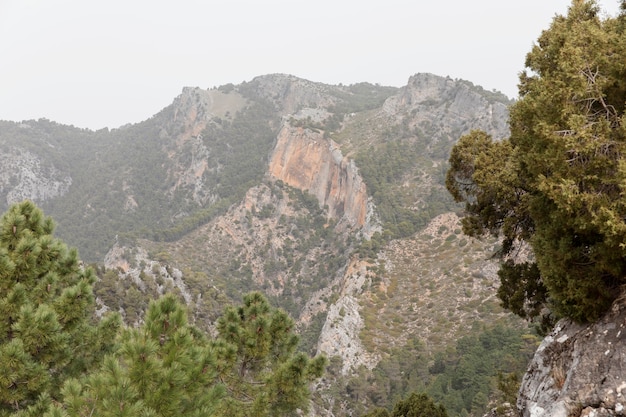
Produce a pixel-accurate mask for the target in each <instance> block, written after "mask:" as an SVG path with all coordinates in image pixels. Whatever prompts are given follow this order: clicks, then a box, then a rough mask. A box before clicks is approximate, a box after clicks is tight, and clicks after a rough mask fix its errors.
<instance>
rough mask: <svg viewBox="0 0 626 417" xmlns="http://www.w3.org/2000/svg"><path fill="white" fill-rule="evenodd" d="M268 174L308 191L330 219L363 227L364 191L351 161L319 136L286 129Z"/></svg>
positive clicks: (292, 128)
mask: <svg viewBox="0 0 626 417" xmlns="http://www.w3.org/2000/svg"><path fill="white" fill-rule="evenodd" d="M269 174H270V176H271V177H273V178H275V179H279V180H282V181H283V182H284V183H286V184H288V185H290V186H292V187H296V188H299V189H301V190H307V191H308V192H309V193H311V194H313V195H315V196H316V197H317V199H318V201H319V202H320V205H322V206H328V215H329V217H331V218H334V219H337V220H342V221H346V222H347V223H348V224H350V225H352V226H357V227H360V226H363V225H364V224H365V220H366V215H367V189H366V187H365V183H364V182H363V179H362V178H361V176H360V175H359V172H358V169H357V167H356V165H355V164H354V161H352V160H350V159H348V158H345V157H344V156H343V155H342V154H341V151H340V150H339V147H338V146H337V144H336V143H334V142H333V141H332V140H330V139H325V138H324V137H323V136H322V134H320V133H316V132H314V131H312V130H309V129H305V128H295V127H291V126H289V125H285V126H284V127H283V128H282V130H281V131H280V133H279V134H278V141H277V143H276V148H275V149H274V152H273V154H272V158H271V160H270V164H269Z"/></svg>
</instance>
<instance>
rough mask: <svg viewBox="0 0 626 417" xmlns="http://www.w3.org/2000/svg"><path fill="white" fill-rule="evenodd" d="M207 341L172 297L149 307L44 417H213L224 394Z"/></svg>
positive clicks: (64, 391) (164, 298) (66, 390)
mask: <svg viewBox="0 0 626 417" xmlns="http://www.w3.org/2000/svg"><path fill="white" fill-rule="evenodd" d="M215 369H216V365H215V354H214V352H213V350H212V348H211V347H210V345H209V340H208V339H207V338H206V337H205V336H204V335H203V334H202V333H201V332H200V331H198V330H197V329H195V328H194V327H193V326H191V325H189V323H188V322H187V312H186V311H185V309H184V308H183V307H182V306H181V304H180V303H179V302H178V301H177V300H176V298H175V297H174V296H172V295H167V296H164V297H163V298H161V299H159V300H158V301H153V302H151V303H150V306H149V308H148V311H147V313H146V318H145V323H144V324H143V325H142V326H141V328H139V329H133V328H127V329H124V330H123V331H122V332H121V334H120V337H119V345H118V349H117V350H116V352H114V353H113V354H110V355H108V356H107V357H106V358H105V360H104V363H103V365H102V366H101V367H100V368H99V369H98V370H96V371H95V372H93V373H91V374H90V375H89V376H87V377H85V378H82V379H72V380H69V381H68V382H66V384H65V386H64V387H63V397H64V403H63V406H62V407H55V408H54V409H53V410H52V411H51V412H50V413H49V414H48V415H47V416H48V417H53V416H57V415H64V416H71V417H74V416H76V417H78V416H85V415H90V416H102V417H108V416H111V417H112V416H117V417H122V416H144V415H145V416H159V417H174V416H213V415H215V412H216V407H217V406H218V404H219V400H220V397H221V396H222V393H223V387H221V386H220V385H219V384H216V379H215V378H216V371H215Z"/></svg>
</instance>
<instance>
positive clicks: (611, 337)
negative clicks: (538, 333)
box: [517, 300, 626, 417]
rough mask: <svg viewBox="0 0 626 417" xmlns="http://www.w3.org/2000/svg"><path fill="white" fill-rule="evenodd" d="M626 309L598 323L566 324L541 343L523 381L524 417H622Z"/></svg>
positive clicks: (617, 306) (617, 305)
mask: <svg viewBox="0 0 626 417" xmlns="http://www.w3.org/2000/svg"><path fill="white" fill-rule="evenodd" d="M625 326H626V305H625V303H624V301H623V300H621V301H619V302H616V303H615V304H614V306H613V308H612V309H611V311H610V312H608V313H607V314H606V315H605V316H604V317H603V318H602V319H601V320H599V321H598V322H597V323H594V324H590V325H587V326H582V325H579V324H576V323H573V322H571V321H570V320H565V319H564V320H561V321H559V323H558V324H557V326H556V327H555V329H554V330H553V331H552V333H550V334H549V335H548V336H547V337H546V338H545V339H544V340H543V342H542V343H541V345H540V346H539V348H538V349H537V352H536V353H535V356H534V358H533V360H532V361H531V363H530V365H529V368H528V371H527V373H526V375H525V376H524V379H523V381H522V386H521V388H520V393H519V396H518V402H517V407H518V409H519V410H520V412H521V415H522V416H523V417H548V416H551V417H572V416H596V417H599V416H614V415H623V413H624V404H626V328H625Z"/></svg>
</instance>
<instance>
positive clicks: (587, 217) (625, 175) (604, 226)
mask: <svg viewBox="0 0 626 417" xmlns="http://www.w3.org/2000/svg"><path fill="white" fill-rule="evenodd" d="M625 19H626V17H625V16H624V15H620V16H618V17H615V18H607V19H604V20H603V19H601V18H600V17H599V9H598V7H597V5H596V3H595V1H583V0H575V1H573V2H572V5H571V6H570V8H569V11H568V14H567V16H557V17H556V18H555V19H554V21H553V22H552V25H551V26H550V28H549V29H548V30H546V31H544V32H543V33H542V34H541V36H540V37H539V39H538V42H537V44H536V45H535V46H534V47H533V49H532V51H531V52H530V53H529V54H528V56H527V58H526V66H527V68H528V71H526V72H524V73H522V75H521V76H520V85H519V88H520V90H519V93H520V98H519V100H518V101H517V102H516V103H515V104H514V105H513V106H512V108H511V113H510V126H511V136H510V138H509V139H508V140H503V141H495V142H494V141H492V140H491V138H490V137H488V136H487V135H486V134H484V133H483V132H472V133H470V134H469V135H467V136H465V137H463V138H461V140H460V141H459V143H458V144H457V145H456V146H455V148H454V150H453V152H452V154H451V157H450V170H449V172H448V176H447V182H446V184H447V187H448V189H449V190H450V192H451V194H452V195H453V196H454V197H455V198H456V199H457V200H458V201H465V202H466V203H467V204H466V207H467V212H468V214H469V216H468V217H466V218H465V219H464V231H465V232H466V233H468V234H470V235H473V236H480V235H481V234H482V233H483V232H490V233H493V234H496V235H497V234H498V233H500V232H501V233H502V234H503V236H504V244H503V250H502V253H501V255H502V256H503V257H505V256H506V255H510V254H511V251H512V250H513V249H514V248H515V247H517V244H516V243H517V242H519V241H526V242H528V243H530V245H531V246H532V248H533V250H534V255H535V263H536V268H537V269H534V268H535V266H533V265H528V264H520V265H516V264H514V263H509V264H508V265H507V268H505V269H504V270H502V271H501V276H502V277H504V280H503V282H506V286H505V287H506V288H509V289H510V290H512V291H513V292H514V293H515V294H513V293H509V294H506V293H504V292H502V293H501V297H502V299H503V300H504V303H505V305H506V304H507V303H510V306H513V307H514V309H516V310H518V311H517V312H518V313H521V315H525V316H533V315H536V314H538V312H539V311H540V310H541V309H542V307H543V306H548V307H549V308H550V309H551V310H552V311H553V312H555V313H556V314H557V315H558V316H568V317H571V318H573V319H575V320H577V321H581V322H584V321H591V320H595V319H597V318H598V317H599V316H600V315H601V314H602V313H603V312H604V311H606V309H607V308H608V307H609V306H610V304H611V302H612V301H613V300H614V299H615V298H616V297H617V295H618V294H619V287H620V286H621V285H622V284H623V283H624V279H625V278H624V277H626V221H625V219H626V200H625V199H624V192H625V191H626V163H625V162H624V159H623V157H622V155H624V154H625V150H626V149H625V146H626V142H625V140H626V130H625V127H624V124H623V123H622V121H623V115H624V106H625V103H626V66H624V61H625V59H626V58H625V57H626V34H625V32H624V30H625V29H626V25H625V23H626V20H625ZM537 272H538V273H537ZM516 277H519V278H518V279H516ZM520 297H522V299H523V301H521V300H520Z"/></svg>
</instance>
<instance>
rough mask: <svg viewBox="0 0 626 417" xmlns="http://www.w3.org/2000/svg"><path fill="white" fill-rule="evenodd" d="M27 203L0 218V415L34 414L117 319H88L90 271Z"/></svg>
mask: <svg viewBox="0 0 626 417" xmlns="http://www.w3.org/2000/svg"><path fill="white" fill-rule="evenodd" d="M53 230H54V224H53V222H52V220H51V219H50V218H49V217H45V216H44V214H43V212H42V211H41V210H40V209H39V208H38V207H37V206H36V205H35V204H34V203H32V202H30V201H24V202H22V203H19V204H15V205H13V206H11V207H10V208H9V210H8V212H7V213H6V214H4V215H3V216H2V218H1V219H0V415H10V414H12V413H15V412H23V413H27V412H28V410H29V408H30V410H31V411H32V412H33V413H35V414H34V415H37V413H39V414H38V415H41V413H40V411H41V410H43V409H45V408H46V406H47V405H48V404H49V403H50V401H51V400H53V399H55V398H57V397H58V395H59V387H60V386H61V385H62V382H63V381H64V380H65V379H66V378H67V377H69V376H72V375H79V374H81V373H82V372H85V370H86V369H88V368H89V367H91V366H93V364H94V363H97V362H98V361H99V360H100V359H101V358H102V355H103V354H104V353H105V352H106V351H107V349H108V348H110V346H111V345H110V343H109V341H111V340H112V339H113V335H114V334H115V332H116V331H117V328H118V326H119V318H117V317H115V316H111V317H109V318H107V319H106V320H104V321H102V322H101V325H100V326H99V327H95V326H93V325H92V324H91V318H92V314H93V295H92V291H91V285H92V283H93V279H94V278H93V273H92V271H91V270H90V269H89V268H83V267H82V266H81V264H80V263H79V260H78V256H77V252H76V251H75V250H71V249H68V248H67V246H66V245H65V244H64V243H63V242H61V241H60V240H58V239H56V238H54V237H53V236H52V233H53Z"/></svg>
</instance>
